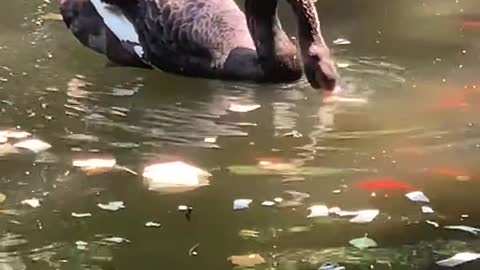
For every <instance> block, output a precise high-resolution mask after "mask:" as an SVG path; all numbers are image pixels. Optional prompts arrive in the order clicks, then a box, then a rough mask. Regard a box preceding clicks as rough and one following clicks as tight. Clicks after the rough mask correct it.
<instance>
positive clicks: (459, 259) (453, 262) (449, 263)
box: [437, 252, 480, 267]
mask: <svg viewBox="0 0 480 270" xmlns="http://www.w3.org/2000/svg"><path fill="white" fill-rule="evenodd" d="M479 258H480V253H472V252H462V253H457V254H455V255H454V256H452V257H450V258H448V259H445V260H441V261H438V262H437V265H440V266H443V267H455V266H457V265H460V264H464V263H467V262H470V261H473V260H477V259H479Z"/></svg>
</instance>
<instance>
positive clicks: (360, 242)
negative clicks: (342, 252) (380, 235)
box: [349, 236, 378, 249]
mask: <svg viewBox="0 0 480 270" xmlns="http://www.w3.org/2000/svg"><path fill="white" fill-rule="evenodd" d="M349 243H350V244H351V245H352V246H354V247H357V248H359V249H367V248H371V247H376V246H378V245H377V242H375V241H374V240H373V239H370V238H368V237H366V236H365V237H362V238H356V239H353V240H350V242H349Z"/></svg>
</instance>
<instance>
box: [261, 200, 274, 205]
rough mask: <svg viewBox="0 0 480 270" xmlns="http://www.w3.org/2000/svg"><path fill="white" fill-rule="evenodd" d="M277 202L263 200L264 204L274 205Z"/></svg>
mask: <svg viewBox="0 0 480 270" xmlns="http://www.w3.org/2000/svg"><path fill="white" fill-rule="evenodd" d="M274 205H275V202H272V201H264V202H262V206H274Z"/></svg>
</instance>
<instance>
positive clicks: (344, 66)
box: [337, 62, 350, 68]
mask: <svg viewBox="0 0 480 270" xmlns="http://www.w3.org/2000/svg"><path fill="white" fill-rule="evenodd" d="M349 66H350V63H347V62H337V67H339V68H347V67H349Z"/></svg>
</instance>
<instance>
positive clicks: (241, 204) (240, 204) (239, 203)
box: [233, 199, 253, 210]
mask: <svg viewBox="0 0 480 270" xmlns="http://www.w3.org/2000/svg"><path fill="white" fill-rule="evenodd" d="M252 202H253V200H251V199H237V200H235V201H233V209H234V210H241V209H247V208H249V207H250V204H251V203H252Z"/></svg>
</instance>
